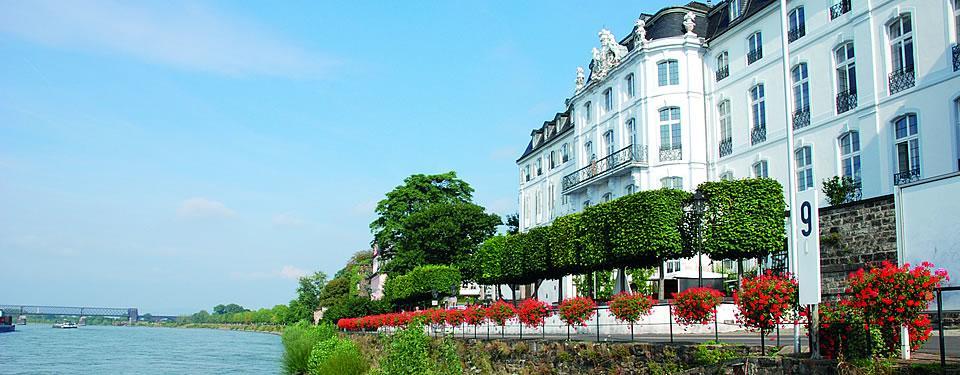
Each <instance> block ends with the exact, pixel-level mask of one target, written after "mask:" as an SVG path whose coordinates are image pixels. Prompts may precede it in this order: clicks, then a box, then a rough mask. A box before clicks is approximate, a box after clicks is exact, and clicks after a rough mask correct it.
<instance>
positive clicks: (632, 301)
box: [610, 293, 657, 324]
mask: <svg viewBox="0 0 960 375" xmlns="http://www.w3.org/2000/svg"><path fill="white" fill-rule="evenodd" d="M655 304H657V300H655V299H653V298H650V296H647V295H643V294H640V293H630V294H628V293H620V294H617V295H615V296H613V299H612V300H610V312H612V313H613V316H614V317H616V318H617V320H620V321H624V322H628V323H630V324H633V323H636V322H637V321H638V320H640V318H642V317H643V316H645V315H650V311H651V310H653V305H655Z"/></svg>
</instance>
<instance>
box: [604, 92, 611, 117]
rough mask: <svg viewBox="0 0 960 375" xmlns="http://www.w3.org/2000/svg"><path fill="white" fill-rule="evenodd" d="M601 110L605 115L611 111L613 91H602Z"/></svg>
mask: <svg viewBox="0 0 960 375" xmlns="http://www.w3.org/2000/svg"><path fill="white" fill-rule="evenodd" d="M603 110H604V111H606V112H605V113H610V112H612V111H613V89H612V88H609V87H608V88H607V89H606V90H603Z"/></svg>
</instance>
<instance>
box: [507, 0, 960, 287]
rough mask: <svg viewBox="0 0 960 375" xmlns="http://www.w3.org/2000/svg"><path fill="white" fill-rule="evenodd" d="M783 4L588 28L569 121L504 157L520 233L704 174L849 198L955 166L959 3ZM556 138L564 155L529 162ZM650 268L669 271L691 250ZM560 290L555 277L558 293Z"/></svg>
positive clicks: (546, 153) (820, 0)
mask: <svg viewBox="0 0 960 375" xmlns="http://www.w3.org/2000/svg"><path fill="white" fill-rule="evenodd" d="M787 7H788V9H787V12H786V13H787V19H786V21H785V22H782V21H781V10H780V2H779V1H777V0H727V1H723V2H720V3H718V4H716V5H714V6H709V5H706V4H703V3H699V2H691V3H689V4H687V5H683V6H676V7H668V8H664V9H661V10H660V11H658V12H657V13H655V14H653V15H647V14H642V15H641V16H640V17H639V18H638V19H637V20H636V23H635V25H634V28H633V30H632V31H631V33H630V35H627V36H626V37H624V38H622V39H620V40H619V41H618V40H617V39H615V38H614V36H613V34H612V33H611V32H609V31H607V30H601V31H600V34H599V39H600V46H599V47H597V48H594V49H593V51H592V55H593V58H592V59H591V61H590V65H589V75H587V74H585V70H584V69H582V68H578V69H577V78H576V81H575V85H576V86H575V91H574V93H573V95H572V96H571V97H570V98H568V99H567V100H566V102H565V107H566V110H565V112H563V115H564V118H565V119H566V121H569V124H566V123H564V124H565V128H564V130H563V131H558V130H559V128H558V127H556V124H554V125H553V126H554V128H553V129H554V130H553V132H552V133H551V132H550V131H551V130H550V129H548V124H550V123H555V122H556V121H557V118H556V117H555V119H554V120H553V121H548V122H547V123H545V124H544V126H543V127H541V128H539V129H537V130H534V131H533V132H532V134H531V141H530V143H529V144H528V146H527V149H526V151H525V152H524V153H523V156H522V157H521V158H520V159H519V160H518V163H517V164H518V167H519V168H520V174H521V181H520V211H519V214H520V222H521V230H527V229H529V228H531V227H534V226H539V225H548V224H549V223H551V222H552V220H553V218H555V217H556V216H559V215H563V214H567V213H571V212H578V211H581V210H583V209H584V208H585V207H588V206H590V205H591V204H596V203H598V202H605V201H608V200H611V199H614V198H617V197H620V196H623V195H625V194H630V193H632V192H635V191H639V190H648V189H658V188H661V187H670V188H678V189H684V190H693V189H695V188H696V186H697V185H698V184H700V183H701V182H704V181H708V180H719V179H735V178H745V177H769V178H774V179H776V180H778V181H780V182H781V184H782V185H783V186H784V189H787V186H789V183H788V182H792V184H793V187H794V189H796V190H798V191H801V190H806V189H821V188H822V181H823V180H825V179H828V178H831V177H834V176H846V177H849V178H850V179H851V180H852V181H853V182H854V184H855V186H856V193H855V194H853V196H851V197H850V199H863V198H869V197H876V196H881V195H886V194H890V193H892V192H893V189H894V186H895V185H897V184H901V183H905V182H910V181H914V180H917V179H920V178H925V177H929V176H936V175H941V174H945V173H950V172H954V171H956V170H957V169H958V168H960V71H958V70H960V48H958V46H957V43H958V40H960V27H958V24H960V0H791V1H788V2H787ZM783 39H786V40H787V46H788V47H787V48H789V52H790V53H789V55H790V58H789V61H786V62H784V59H783V55H784V54H783V50H782V47H781V46H782V43H783ZM921 48H922V49H921ZM921 50H922V51H924V53H920V52H919V51H921ZM784 63H786V65H787V69H788V71H789V79H787V80H784V70H783V69H784ZM557 116H559V114H558V115H557ZM787 132H793V135H794V137H795V141H794V145H795V148H794V149H793V150H788V149H787V141H786V136H787ZM558 150H562V152H563V153H564V154H563V155H565V157H564V158H563V160H564V161H565V162H564V163H560V164H559V167H556V168H550V169H547V170H544V168H538V166H540V167H542V166H543V165H544V160H547V161H551V159H550V158H551V157H552V156H551V154H552V153H554V152H557V151H558ZM788 157H789V158H793V160H794V161H795V162H796V168H797V172H796V174H795V175H793V176H788V172H787V170H788V160H789V159H787V158H788ZM549 165H550V166H551V167H553V166H555V165H557V164H549ZM784 193H785V194H786V191H784ZM827 204H828V203H827V201H826V198H825V197H822V201H821V202H820V205H821V206H826V205H827ZM704 263H705V264H704V265H703V266H704V269H705V270H711V268H712V267H710V266H708V265H707V264H706V261H705V262H704ZM718 265H719V263H718ZM664 269H665V272H666V273H665V276H666V277H667V278H673V277H684V275H685V274H687V273H689V272H690V270H691V269H692V270H693V272H694V273H695V272H696V269H697V263H696V260H695V259H684V260H672V261H669V262H667V264H665V266H664ZM552 288H553V289H551V285H550V284H548V283H545V284H544V287H541V291H542V292H541V296H540V297H541V298H547V299H548V300H552V299H555V298H556V297H553V298H549V296H546V295H544V293H549V292H550V291H551V290H556V286H555V285H552ZM572 293H575V291H574V290H573V288H572V283H570V282H569V280H568V281H567V282H566V283H565V285H564V293H563V294H564V296H563V297H567V296H570V295H572Z"/></svg>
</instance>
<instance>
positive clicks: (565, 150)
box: [560, 143, 570, 163]
mask: <svg viewBox="0 0 960 375" xmlns="http://www.w3.org/2000/svg"><path fill="white" fill-rule="evenodd" d="M560 155H561V157H562V158H563V162H564V163H566V162H567V161H568V160H570V147H569V146H567V144H566V143H564V144H563V146H560Z"/></svg>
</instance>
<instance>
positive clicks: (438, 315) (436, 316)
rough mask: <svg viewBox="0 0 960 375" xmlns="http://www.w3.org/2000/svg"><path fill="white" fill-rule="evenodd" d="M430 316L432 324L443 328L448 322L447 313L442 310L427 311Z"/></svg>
mask: <svg viewBox="0 0 960 375" xmlns="http://www.w3.org/2000/svg"><path fill="white" fill-rule="evenodd" d="M427 311H428V313H427V314H428V315H429V316H430V324H433V325H439V326H443V325H444V324H445V323H446V322H447V316H446V314H447V312H446V311H444V310H442V309H430V310H427Z"/></svg>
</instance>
